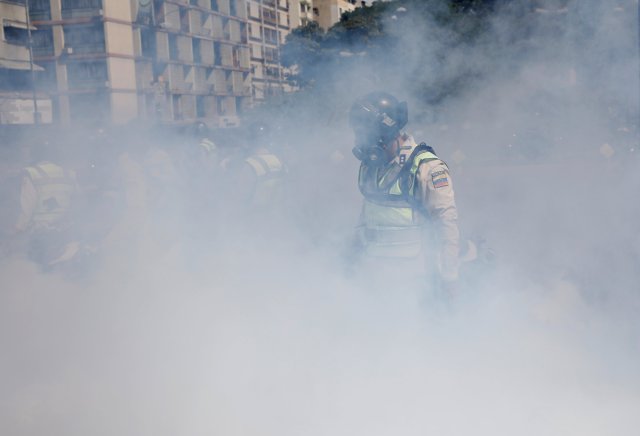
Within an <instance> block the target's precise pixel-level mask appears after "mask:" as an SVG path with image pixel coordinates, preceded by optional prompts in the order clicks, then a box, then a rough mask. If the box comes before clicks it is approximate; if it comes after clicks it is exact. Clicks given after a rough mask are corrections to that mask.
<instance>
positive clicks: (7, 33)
mask: <svg viewBox="0 0 640 436" xmlns="http://www.w3.org/2000/svg"><path fill="white" fill-rule="evenodd" d="M28 21H29V20H28V17H27V9H26V6H25V3H24V1H22V2H20V1H19V0H14V1H6V0H0V124H31V123H33V122H34V120H35V119H36V117H37V119H38V121H39V122H50V121H51V101H50V100H49V99H48V98H47V97H46V95H43V94H42V93H41V92H39V91H38V90H37V89H35V88H34V84H35V83H37V81H34V80H33V79H34V78H36V75H37V74H39V73H40V72H41V71H43V68H42V67H40V66H39V65H36V64H33V62H31V61H32V58H31V56H30V53H29V28H30V29H31V30H34V28H33V26H31V25H30V23H29V22H28Z"/></svg>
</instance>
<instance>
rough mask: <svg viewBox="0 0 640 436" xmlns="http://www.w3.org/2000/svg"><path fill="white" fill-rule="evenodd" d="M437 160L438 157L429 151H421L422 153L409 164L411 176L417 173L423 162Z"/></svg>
mask: <svg viewBox="0 0 640 436" xmlns="http://www.w3.org/2000/svg"><path fill="white" fill-rule="evenodd" d="M435 159H438V156H436V155H435V154H433V153H431V152H430V151H423V152H422V153H418V155H417V156H416V157H415V158H414V159H413V163H412V164H411V170H410V172H411V174H412V175H415V173H417V172H418V167H419V166H420V164H421V163H422V162H424V161H425V160H435Z"/></svg>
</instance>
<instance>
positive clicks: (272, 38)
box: [264, 28, 278, 44]
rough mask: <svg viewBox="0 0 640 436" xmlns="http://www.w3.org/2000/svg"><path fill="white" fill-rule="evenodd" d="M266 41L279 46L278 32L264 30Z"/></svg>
mask: <svg viewBox="0 0 640 436" xmlns="http://www.w3.org/2000/svg"><path fill="white" fill-rule="evenodd" d="M264 40H265V41H267V42H269V43H271V44H277V43H278V32H276V31H275V30H273V29H267V28H265V29H264Z"/></svg>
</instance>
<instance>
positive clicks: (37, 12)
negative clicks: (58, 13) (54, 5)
mask: <svg viewBox="0 0 640 436" xmlns="http://www.w3.org/2000/svg"><path fill="white" fill-rule="evenodd" d="M29 16H30V17H31V19H32V20H50V19H51V2H50V1H49V0H29Z"/></svg>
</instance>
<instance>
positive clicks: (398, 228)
mask: <svg viewBox="0 0 640 436" xmlns="http://www.w3.org/2000/svg"><path fill="white" fill-rule="evenodd" d="M407 122H408V109H407V104H406V102H400V101H398V100H397V99H396V98H395V97H394V96H392V95H390V94H387V93H384V92H374V93H371V94H368V95H366V96H364V97H362V98H360V99H358V100H357V101H356V102H355V103H354V104H353V105H352V107H351V110H350V112H349V124H350V126H351V128H352V129H353V132H354V134H355V147H354V149H353V153H354V155H355V156H356V157H357V158H358V160H360V161H361V165H360V172H359V176H358V186H359V188H360V192H361V193H362V195H363V197H364V203H363V207H362V211H361V215H360V220H359V224H358V226H357V228H356V237H355V241H354V243H353V247H352V249H351V252H350V255H349V263H350V269H353V268H354V267H357V270H359V271H363V272H364V273H366V274H367V275H369V276H370V275H372V274H373V275H375V276H376V278H375V284H377V285H380V284H382V285H383V286H386V283H389V282H391V283H392V286H393V287H394V288H395V287H401V286H407V285H410V284H411V285H413V284H415V285H416V286H419V287H425V286H426V287H428V288H429V289H428V290H429V291H430V292H433V291H436V290H439V291H443V292H445V293H446V294H447V295H450V294H452V293H453V292H454V291H455V288H456V283H457V281H458V265H459V258H458V245H459V239H460V235H459V231H458V225H457V218H458V212H457V209H456V204H455V199H454V192H453V185H452V182H451V176H450V174H449V169H448V167H447V165H446V164H445V163H444V162H443V161H442V160H440V159H439V158H438V156H437V155H436V154H435V151H434V150H433V148H431V147H429V146H427V145H426V144H424V143H422V144H417V143H416V142H415V140H414V139H413V137H411V136H410V135H408V134H406V133H403V132H402V131H401V129H402V128H403V127H404V126H405V125H406V124H407Z"/></svg>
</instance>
